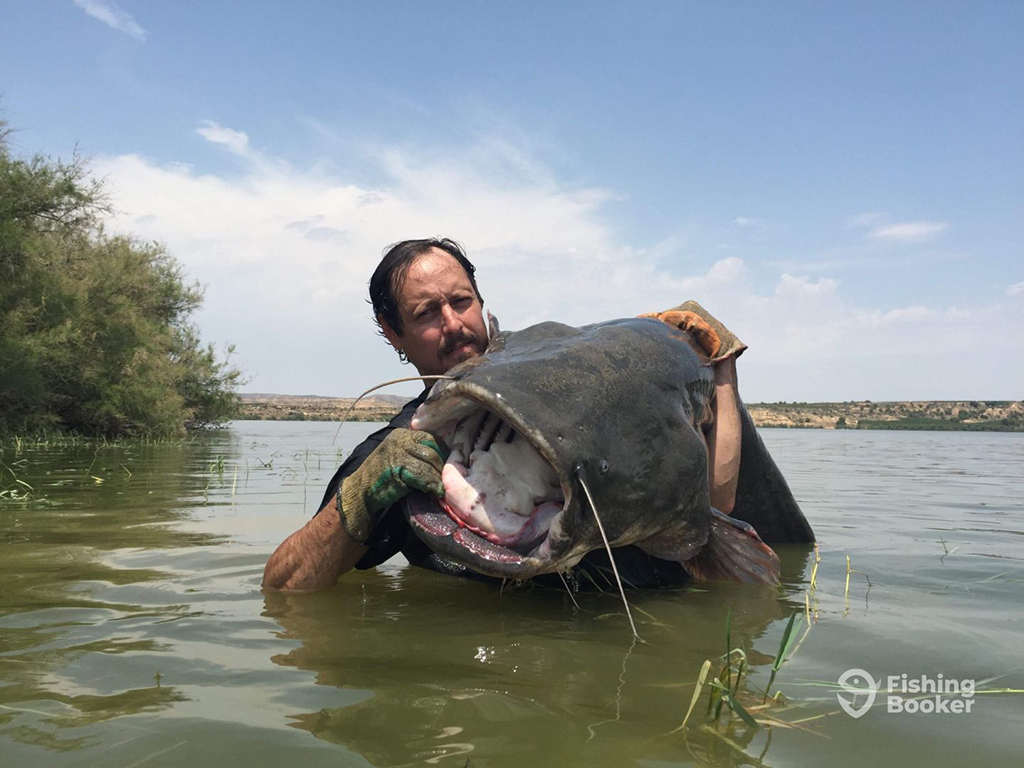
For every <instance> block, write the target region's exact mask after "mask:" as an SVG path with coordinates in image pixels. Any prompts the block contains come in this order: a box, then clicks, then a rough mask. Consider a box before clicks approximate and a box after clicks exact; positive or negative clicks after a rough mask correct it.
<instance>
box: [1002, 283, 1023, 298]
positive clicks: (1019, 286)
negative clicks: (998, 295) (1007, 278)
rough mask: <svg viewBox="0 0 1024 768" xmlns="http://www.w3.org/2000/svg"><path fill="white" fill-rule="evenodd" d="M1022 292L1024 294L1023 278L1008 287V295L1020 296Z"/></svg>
mask: <svg viewBox="0 0 1024 768" xmlns="http://www.w3.org/2000/svg"><path fill="white" fill-rule="evenodd" d="M1021 294H1024V280H1021V281H1020V282H1019V283H1014V284H1013V285H1011V286H1010V287H1009V288H1007V289H1006V295H1007V296H1020V295H1021Z"/></svg>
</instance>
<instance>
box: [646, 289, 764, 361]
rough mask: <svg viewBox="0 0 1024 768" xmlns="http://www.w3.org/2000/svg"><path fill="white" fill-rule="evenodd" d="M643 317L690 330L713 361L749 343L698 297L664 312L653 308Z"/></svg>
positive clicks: (734, 354) (738, 351) (736, 354)
mask: <svg viewBox="0 0 1024 768" xmlns="http://www.w3.org/2000/svg"><path fill="white" fill-rule="evenodd" d="M640 317H652V318H654V319H656V320H661V321H662V322H665V323H668V324H669V325H672V326H675V327H676V328H680V329H682V330H684V331H688V332H689V333H690V334H692V336H693V338H694V339H696V341H697V343H698V344H700V345H701V347H703V349H704V351H705V352H706V353H707V355H708V357H710V358H711V360H712V361H713V362H716V363H717V362H719V361H720V360H725V359H726V358H729V357H739V356H740V355H741V354H743V351H744V350H745V349H746V348H747V345H746V344H744V343H743V342H742V341H740V340H739V339H737V338H736V336H735V335H733V333H732V332H731V331H730V330H729V329H728V328H726V327H725V326H724V325H722V324H721V323H720V322H718V320H717V319H716V318H715V316H714V315H712V314H711V313H710V312H708V311H707V310H706V309H704V307H702V306H701V305H700V304H698V303H697V302H696V301H687V302H684V303H683V304H680V305H679V306H678V307H675V308H674V309H667V310H665V311H664V312H650V313H648V314H646V315H640Z"/></svg>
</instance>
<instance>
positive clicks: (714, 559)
mask: <svg viewBox="0 0 1024 768" xmlns="http://www.w3.org/2000/svg"><path fill="white" fill-rule="evenodd" d="M711 512H712V514H711V531H710V533H709V535H708V543H707V544H705V545H704V548H703V549H701V551H700V552H699V553H698V554H697V555H696V556H695V557H692V558H691V559H689V560H686V561H684V562H683V563H682V566H683V568H684V569H685V570H686V572H687V573H689V574H690V576H692V577H693V578H695V579H699V580H701V581H745V582H748V583H752V584H778V583H779V556H778V555H776V554H775V552H774V551H773V550H772V548H771V547H769V546H768V545H767V544H765V543H764V542H763V541H761V537H760V536H758V535H757V531H755V530H754V529H753V527H751V526H750V525H749V524H747V523H744V522H743V521H741V520H736V519H734V518H731V517H728V516H727V515H723V514H722V513H721V512H719V511H718V510H717V509H712V510H711Z"/></svg>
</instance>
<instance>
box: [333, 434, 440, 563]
mask: <svg viewBox="0 0 1024 768" xmlns="http://www.w3.org/2000/svg"><path fill="white" fill-rule="evenodd" d="M445 453H446V451H445V450H444V448H443V447H442V446H441V445H439V444H438V441H437V440H436V439H435V438H434V436H433V435H431V434H430V433H428V432H422V431H419V430H412V429H396V430H393V431H392V432H391V433H390V434H388V436H387V437H385V438H384V440H383V442H381V444H380V445H379V446H377V448H376V449H375V450H374V452H373V453H371V454H370V455H369V456H367V457H366V461H364V462H363V463H362V465H361V466H360V467H359V469H357V470H356V471H355V472H353V473H352V474H351V475H349V476H348V477H346V478H345V480H344V481H343V482H342V484H341V488H340V489H339V491H338V497H337V507H338V513H339V514H340V516H341V523H342V525H343V526H344V528H345V532H346V533H347V534H348V536H349V538H350V539H352V540H353V541H355V542H356V543H358V544H365V543H366V541H367V540H368V539H369V538H370V533H371V532H372V531H373V527H374V526H375V525H376V524H377V522H378V521H379V520H380V518H381V517H382V516H383V514H384V513H385V512H386V511H387V510H388V509H389V508H390V507H391V505H392V504H394V503H395V502H397V501H398V500H400V499H401V498H403V497H404V496H406V495H407V494H408V493H409V492H410V491H413V490H416V491H423V492H424V493H430V494H433V495H434V496H438V497H443V496H444V484H443V483H442V482H441V469H442V468H443V467H444V460H445Z"/></svg>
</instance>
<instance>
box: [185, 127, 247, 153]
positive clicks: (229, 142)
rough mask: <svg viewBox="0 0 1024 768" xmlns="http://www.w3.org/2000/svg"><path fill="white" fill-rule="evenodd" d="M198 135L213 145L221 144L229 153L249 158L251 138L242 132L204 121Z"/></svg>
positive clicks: (197, 131)
mask: <svg viewBox="0 0 1024 768" xmlns="http://www.w3.org/2000/svg"><path fill="white" fill-rule="evenodd" d="M196 133H198V134H199V135H200V136H202V137H203V138H204V139H206V140H207V141H209V142H211V143H213V144H220V145H221V146H222V147H224V148H225V149H227V150H228V151H229V152H231V153H232V154H235V155H239V156H240V157H249V156H250V150H249V137H248V136H247V135H246V134H244V133H242V132H241V131H233V130H231V129H230V128H225V127H224V126H222V125H221V124H220V123H216V122H214V121H213V120H203V122H202V123H200V125H199V127H198V128H196Z"/></svg>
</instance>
